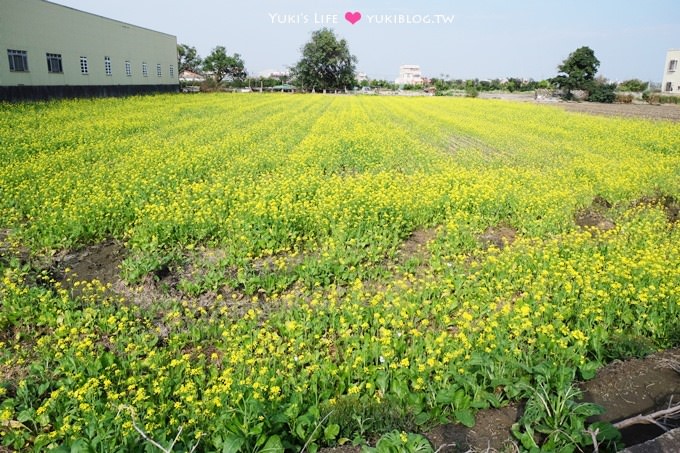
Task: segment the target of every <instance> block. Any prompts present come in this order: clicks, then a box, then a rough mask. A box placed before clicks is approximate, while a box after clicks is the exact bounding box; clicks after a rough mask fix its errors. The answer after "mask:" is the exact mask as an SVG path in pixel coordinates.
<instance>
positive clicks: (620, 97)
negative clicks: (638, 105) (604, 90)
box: [614, 93, 634, 104]
mask: <svg viewBox="0 0 680 453" xmlns="http://www.w3.org/2000/svg"><path fill="white" fill-rule="evenodd" d="M633 98H634V97H633V95H632V94H621V93H616V98H615V99H614V102H616V103H617V104H632V103H633Z"/></svg>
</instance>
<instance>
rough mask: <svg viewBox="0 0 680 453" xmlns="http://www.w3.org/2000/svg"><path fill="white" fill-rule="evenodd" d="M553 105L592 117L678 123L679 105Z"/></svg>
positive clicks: (560, 103)
mask: <svg viewBox="0 0 680 453" xmlns="http://www.w3.org/2000/svg"><path fill="white" fill-rule="evenodd" d="M554 105H556V106H558V107H560V108H562V109H564V110H567V111H570V112H579V113H588V114H592V115H604V116H623V117H629V118H644V119H648V120H669V121H680V105H672V104H671V105H669V104H664V105H652V104H598V103H596V102H556V103H554Z"/></svg>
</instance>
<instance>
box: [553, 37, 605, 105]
mask: <svg viewBox="0 0 680 453" xmlns="http://www.w3.org/2000/svg"><path fill="white" fill-rule="evenodd" d="M599 67H600V60H598V59H597V58H596V57H595V52H593V50H592V49H591V48H590V47H587V46H584V47H579V48H578V49H576V50H575V51H573V52H572V53H570V54H569V57H567V59H566V60H564V61H563V62H562V64H561V65H559V66H558V67H557V70H558V71H559V72H558V75H557V77H555V78H554V79H552V82H553V83H554V84H555V85H557V87H558V88H563V89H566V90H567V92H566V97H567V99H569V98H571V91H572V90H586V91H588V90H589V89H590V88H591V87H592V83H593V80H595V74H597V69H598V68H599Z"/></svg>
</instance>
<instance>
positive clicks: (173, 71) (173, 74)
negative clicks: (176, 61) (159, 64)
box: [170, 65, 175, 79]
mask: <svg viewBox="0 0 680 453" xmlns="http://www.w3.org/2000/svg"><path fill="white" fill-rule="evenodd" d="M170 78H171V79H173V78H175V67H174V66H173V65H170Z"/></svg>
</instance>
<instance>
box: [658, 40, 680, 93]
mask: <svg viewBox="0 0 680 453" xmlns="http://www.w3.org/2000/svg"><path fill="white" fill-rule="evenodd" d="M661 91H662V92H663V93H668V94H680V49H671V50H669V51H668V53H667V54H666V65H665V66H664V71H663V82H661Z"/></svg>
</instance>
